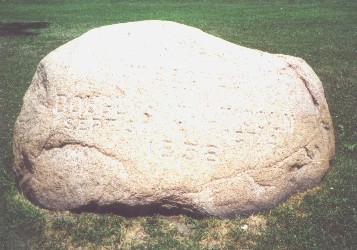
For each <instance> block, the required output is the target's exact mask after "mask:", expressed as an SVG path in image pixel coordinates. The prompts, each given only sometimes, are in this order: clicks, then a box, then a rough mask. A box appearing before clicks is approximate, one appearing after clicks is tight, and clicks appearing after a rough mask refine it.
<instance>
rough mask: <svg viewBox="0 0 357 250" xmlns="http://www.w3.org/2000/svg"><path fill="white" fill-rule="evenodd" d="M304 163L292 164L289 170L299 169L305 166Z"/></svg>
mask: <svg viewBox="0 0 357 250" xmlns="http://www.w3.org/2000/svg"><path fill="white" fill-rule="evenodd" d="M305 165H306V164H302V163H295V164H294V165H292V166H290V170H291V171H297V170H299V169H301V168H302V167H303V166H305Z"/></svg>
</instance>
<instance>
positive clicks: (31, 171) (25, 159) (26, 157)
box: [22, 153, 33, 174]
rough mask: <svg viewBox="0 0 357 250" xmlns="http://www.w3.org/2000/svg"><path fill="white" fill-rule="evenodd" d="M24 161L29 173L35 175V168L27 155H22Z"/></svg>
mask: <svg viewBox="0 0 357 250" xmlns="http://www.w3.org/2000/svg"><path fill="white" fill-rule="evenodd" d="M22 159H23V161H24V167H25V169H26V170H27V172H29V173H31V174H33V166H32V163H31V161H30V159H29V157H28V155H27V154H26V153H22Z"/></svg>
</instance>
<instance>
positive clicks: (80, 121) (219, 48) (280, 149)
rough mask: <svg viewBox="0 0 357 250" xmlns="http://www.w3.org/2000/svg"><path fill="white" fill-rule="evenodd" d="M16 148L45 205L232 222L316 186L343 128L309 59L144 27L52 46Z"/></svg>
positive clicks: (113, 28) (21, 175)
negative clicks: (337, 132) (335, 128)
mask: <svg viewBox="0 0 357 250" xmlns="http://www.w3.org/2000/svg"><path fill="white" fill-rule="evenodd" d="M13 149H14V155H15V163H14V169H15V172H16V175H17V178H18V184H19V187H20V188H21V190H22V191H23V193H24V194H25V195H26V196H27V197H28V198H29V199H30V200H31V201H32V202H34V203H35V204H37V205H39V206H41V207H44V208H48V209H55V210H81V209H82V210H83V209H86V208H88V209H90V208H93V209H94V208H95V209H98V208H99V209H100V208H102V209H111V210H110V211H115V212H118V213H122V214H125V213H130V214H143V213H147V212H148V211H150V212H152V213H154V212H172V211H175V212H181V213H189V214H193V215H197V216H202V215H214V216H221V217H228V216H233V215H235V214H238V213H248V212H254V211H258V210H261V209H265V208H270V207H272V206H274V205H276V204H277V203H278V202H280V201H282V200H284V199H286V198H287V197H289V196H290V195H292V194H294V193H296V192H298V191H300V190H304V189H306V188H309V187H311V186H313V185H315V184H317V183H318V182H320V180H321V178H322V177H323V176H324V174H325V173H326V171H327V170H328V168H329V161H330V159H331V158H332V157H333V155H334V135H333V126H332V122H331V117H330V114H329V110H328V106H327V103H326V100H325V97H324V91H323V88H322V84H321V82H320V80H319V78H318V77H317V76H316V74H315V73H314V71H313V70H312V69H311V68H310V67H309V66H308V65H307V64H306V62H305V61H304V60H302V59H300V58H296V57H292V56H287V55H274V54H269V53H266V52H262V51H258V50H253V49H249V48H244V47H241V46H238V45H235V44H233V43H230V42H227V41H225V40H222V39H220V38H217V37H214V36H212V35H209V34H207V33H204V32H202V31H201V30H199V29H196V28H193V27H189V26H185V25H182V24H178V23H174V22H167V21H142V22H133V23H124V24H116V25H110V26H105V27H100V28H97V29H93V30H91V31H89V32H87V33H85V34H84V35H82V36H80V37H79V38H77V39H74V40H72V41H70V42H68V43H66V44H65V45H63V46H61V47H59V48H58V49H56V50H54V51H52V52H51V53H49V54H48V55H47V56H46V57H45V58H44V59H43V60H42V61H41V62H40V64H39V65H38V67H37V71H36V73H35V76H34V78H33V80H32V83H31V85H30V87H29V89H28V91H27V92H26V95H25V97H24V100H23V106H22V109H21V113H20V115H19V117H18V119H17V121H16V124H15V129H14V144H13Z"/></svg>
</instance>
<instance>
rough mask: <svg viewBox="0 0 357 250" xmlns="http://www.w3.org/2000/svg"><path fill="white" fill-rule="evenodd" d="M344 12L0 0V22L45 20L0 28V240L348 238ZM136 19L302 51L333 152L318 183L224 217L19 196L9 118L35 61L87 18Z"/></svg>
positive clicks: (222, 244) (261, 4)
mask: <svg viewBox="0 0 357 250" xmlns="http://www.w3.org/2000/svg"><path fill="white" fill-rule="evenodd" d="M356 13H357V2H356V1H354V0H341V1H332V0H316V1H312V0H302V1H299V0H286V1H283V0H272V1H259V0H251V1H248V0H243V1H233V0H232V1H229V0H226V1H224V0H221V1H219V0H217V1H213V0H207V1H188V0H187V1H163V0H162V1H119V0H118V1H115V0H102V1H94V0H47V1H45V0H22V1H20V0H13V1H10V0H4V1H0V22H1V23H11V22H34V21H39V22H48V23H49V26H48V27H47V28H44V29H38V30H33V31H34V32H37V33H38V34H37V35H34V36H24V35H23V36H0V76H1V77H0V124H1V126H0V160H1V161H0V249H67V248H85V249H98V248H100V247H103V248H108V249H120V248H121V249H122V248H124V249H142V248H144V247H146V248H148V249H173V248H174V249H232V248H239V249H242V248H244V249H246V248H251V249H357V211H356V210H357V187H356V183H357V146H356V145H357V96H356V95H357V81H356V80H357V15H356ZM145 19H161V20H172V21H177V22H180V23H184V24H188V25H191V26H195V27H198V28H201V29H203V30H204V31H206V32H208V33H211V34H213V35H215V36H219V37H221V38H224V39H226V40H229V41H231V42H234V43H236V44H240V45H243V46H248V47H251V48H257V49H261V50H264V51H268V52H272V53H282V54H289V55H293V56H298V57H302V58H304V59H305V60H306V61H307V62H308V63H309V64H310V65H311V66H312V68H313V69H314V70H315V72H316V73H317V74H318V76H319V77H320V79H321V80H322V82H323V84H324V89H325V94H326V98H327V101H328V104H329V107H330V111H331V114H332V116H333V121H334V127H335V135H336V143H337V154H336V160H335V161H334V163H333V166H332V168H331V170H330V171H329V173H328V174H327V176H326V177H325V179H324V180H323V182H322V183H321V184H320V185H319V186H318V187H317V188H314V189H312V190H309V191H307V192H305V193H302V194H297V195H295V196H293V197H292V198H291V199H289V200H288V201H287V202H284V203H283V204H281V205H280V206H278V207H276V208H274V209H272V210H269V211H263V212H262V213H260V214H255V215H252V216H238V217H237V218H235V219H231V220H221V219H216V218H206V219H202V220H196V219H193V218H189V217H185V216H172V217H165V216H154V217H140V218H131V219H128V218H123V217H120V216H116V215H96V214H89V213H84V214H71V213H68V212H49V211H47V210H42V209H39V208H37V207H36V206H34V205H32V204H31V203H30V202H28V201H27V200H26V199H25V198H23V196H22V195H21V194H19V191H18V190H17V188H16V184H15V178H14V174H13V172H12V169H11V165H12V161H13V158H12V150H11V142H12V127H13V125H14V122H15V119H16V117H17V115H18V113H19V111H20V108H21V105H22V97H23V95H24V93H25V91H26V90H27V88H28V86H29V84H30V82H31V79H32V76H33V74H34V72H35V69H36V66H37V64H38V62H39V61H40V60H41V58H43V57H44V56H45V55H46V54H47V53H49V52H50V51H51V50H53V49H55V48H56V47H58V46H59V45H61V44H63V43H65V42H67V41H69V40H71V39H73V38H75V37H77V36H79V35H81V34H82V33H84V32H85V31H87V30H89V29H92V28H94V27H98V26H102V25H107V24H113V23H119V22H127V21H136V20H145ZM244 225H247V226H248V228H247V229H245V227H244Z"/></svg>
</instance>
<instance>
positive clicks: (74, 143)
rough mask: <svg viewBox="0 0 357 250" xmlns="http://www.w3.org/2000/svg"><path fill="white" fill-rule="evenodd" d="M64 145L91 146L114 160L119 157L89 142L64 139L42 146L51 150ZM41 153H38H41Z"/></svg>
mask: <svg viewBox="0 0 357 250" xmlns="http://www.w3.org/2000/svg"><path fill="white" fill-rule="evenodd" d="M47 141H50V139H48V140H47ZM66 146H79V147H83V148H93V149H95V150H97V151H98V152H99V153H101V154H103V155H105V156H107V157H111V158H114V159H116V160H120V159H117V158H116V156H114V155H113V154H110V153H108V152H105V151H104V150H103V149H101V148H99V147H97V146H95V145H90V144H87V143H83V142H78V141H65V142H60V143H59V144H57V145H53V144H52V145H44V146H43V150H46V151H49V150H52V149H60V148H64V147H66ZM43 150H42V151H43ZM41 153H42V152H41ZM41 153H40V154H39V155H41ZM121 160H122V159H121Z"/></svg>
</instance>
